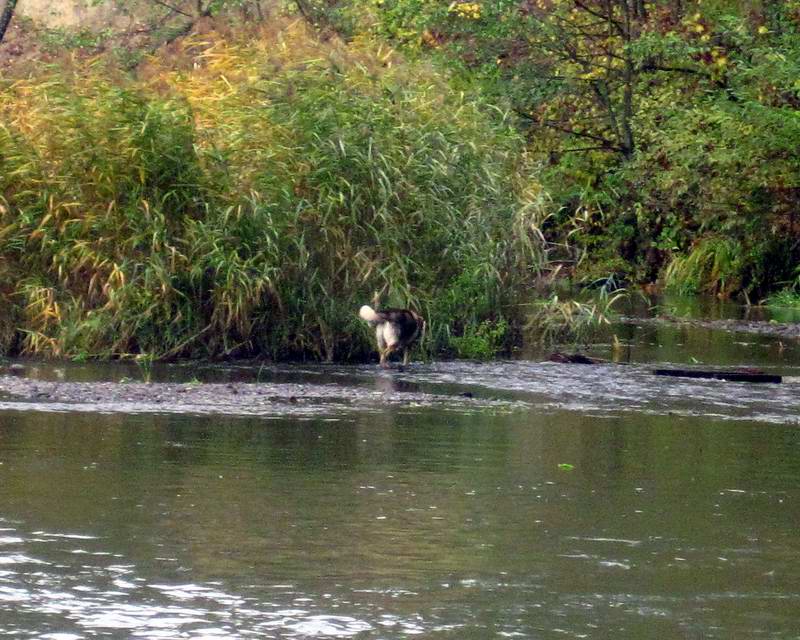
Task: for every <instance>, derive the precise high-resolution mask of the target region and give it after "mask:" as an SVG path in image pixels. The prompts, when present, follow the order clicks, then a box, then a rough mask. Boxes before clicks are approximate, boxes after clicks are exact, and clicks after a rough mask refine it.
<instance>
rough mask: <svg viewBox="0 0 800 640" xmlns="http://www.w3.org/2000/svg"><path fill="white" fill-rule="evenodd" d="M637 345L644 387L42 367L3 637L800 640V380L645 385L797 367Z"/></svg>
mask: <svg viewBox="0 0 800 640" xmlns="http://www.w3.org/2000/svg"><path fill="white" fill-rule="evenodd" d="M626 331H628V333H627V334H626V335H623V336H622V338H623V340H622V342H623V353H622V355H621V356H620V355H619V353H617V355H616V356H614V357H617V358H618V359H620V360H622V361H623V362H625V361H630V362H631V364H608V365H601V366H582V365H556V364H551V363H544V364H543V363H539V362H536V359H535V358H533V359H526V360H518V361H509V362H494V363H488V364H480V363H465V362H457V363H452V362H451V363H427V364H415V365H412V366H411V367H409V368H407V369H406V370H405V371H402V372H399V371H394V372H390V373H385V372H381V371H379V370H377V368H375V367H368V366H361V367H324V366H285V367H275V368H271V369H266V368H261V369H258V370H254V369H253V368H248V367H236V366H228V367H209V368H204V369H198V368H187V367H177V368H167V369H163V370H157V371H154V372H153V373H154V379H155V380H156V382H153V383H152V384H151V385H149V386H148V387H147V388H146V389H145V390H144V391H143V392H142V393H144V396H140V395H137V394H139V388H138V387H136V386H129V387H128V389H127V390H123V391H120V390H118V389H117V387H118V386H122V387H124V386H125V384H123V385H110V386H108V387H104V388H102V389H101V390H100V391H98V392H96V393H94V392H93V393H89V392H85V391H84V388H83V387H80V386H76V385H77V383H78V382H79V381H83V382H86V381H88V380H93V379H103V380H106V381H118V380H120V379H121V378H123V377H124V376H128V377H136V375H137V373H136V371H135V370H128V369H125V370H122V369H117V368H113V367H105V368H100V369H97V368H92V367H87V366H71V367H70V366H64V367H60V368H59V367H52V366H44V365H37V366H31V365H30V364H28V365H27V370H26V374H25V375H26V377H25V378H23V380H26V381H27V382H25V384H29V383H32V382H31V381H33V382H35V383H36V384H39V385H40V386H39V387H37V389H38V390H37V391H35V392H33V393H32V394H31V397H25V398H22V397H20V396H18V395H15V394H14V393H10V392H9V391H8V388H10V387H8V386H7V388H6V391H5V392H0V635H1V636H2V637H18V638H48V639H52V640H77V639H80V638H99V637H110V638H128V637H139V638H244V637H259V638H406V637H411V636H417V637H421V638H459V639H462V638H464V639H471V638H489V637H520V638H562V637H577V638H759V637H763V638H798V629H800V536H798V525H799V524H800V426H798V417H800V394H798V393H797V391H798V390H800V385H796V384H794V383H791V382H790V383H788V384H783V385H753V384H744V383H727V382H720V381H702V380H679V379H661V378H656V377H654V376H652V375H651V374H650V369H651V368H652V365H651V363H652V362H663V361H667V362H671V363H680V364H681V366H684V365H694V366H700V365H705V364H725V365H733V364H748V365H753V364H756V365H758V366H762V367H763V366H765V365H766V366H767V368H769V369H770V370H775V371H777V372H779V373H783V374H786V375H791V376H797V375H800V373H798V372H799V371H800V370H798V368H797V360H796V355H795V352H794V351H793V349H794V345H790V344H786V345H779V344H777V343H776V341H774V340H772V341H770V340H769V339H768V338H764V337H760V338H758V339H755V338H747V337H742V336H731V335H730V334H726V335H724V336H719V335H718V334H715V333H713V332H703V331H698V330H695V331H692V332H689V333H686V332H684V331H683V330H681V329H675V328H672V329H669V330H666V329H665V330H657V329H654V328H652V327H644V328H636V327H630V328H629V329H626ZM624 349H627V352H625V351H624ZM598 351H599V352H601V355H607V356H612V355H613V353H612V352H615V350H614V349H612V348H611V346H607V347H605V348H603V347H600V348H599V349H598ZM618 351H619V349H618V348H617V349H616V352H618ZM193 378H199V379H200V380H203V381H208V382H213V383H214V384H215V385H216V386H207V385H203V384H198V383H197V382H196V381H192V379H193ZM158 380H161V381H165V380H171V381H173V382H174V383H175V384H178V383H180V384H179V385H178V386H181V385H183V386H184V387H185V389H184V390H183V391H176V392H175V395H172V394H171V393H167V392H166V391H164V390H165V389H167V387H162V386H159V385H160V384H161V383H160V382H158ZM45 383H47V384H51V383H52V384H53V385H54V386H50V387H46V386H44V384H45ZM127 384H128V385H130V384H131V383H127ZM133 384H134V385H135V383H133ZM0 387H2V384H0ZM201 387H202V391H200V390H199V389H200V388H201ZM150 388H152V389H153V391H152V394H150V392H149V389H150ZM36 394H39V395H38V396H37V395H36ZM115 394H117V395H115ZM126 394H127V395H126ZM159 394H160V396H159ZM192 394H195V395H192ZM159 398H160V399H159ZM292 398H294V399H292ZM117 400H120V401H122V400H124V401H125V402H126V403H127V404H124V405H123V406H122V407H121V408H120V405H119V404H118V403H117Z"/></svg>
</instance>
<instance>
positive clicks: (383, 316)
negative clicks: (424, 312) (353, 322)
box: [358, 305, 425, 368]
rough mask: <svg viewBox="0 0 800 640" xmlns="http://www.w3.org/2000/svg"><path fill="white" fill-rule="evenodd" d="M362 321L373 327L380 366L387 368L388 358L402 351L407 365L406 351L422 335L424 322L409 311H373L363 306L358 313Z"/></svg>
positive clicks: (416, 314)
mask: <svg viewBox="0 0 800 640" xmlns="http://www.w3.org/2000/svg"><path fill="white" fill-rule="evenodd" d="M358 315H359V316H360V317H361V319H362V320H366V321H367V322H369V324H370V325H371V326H373V327H375V339H376V341H377V343H378V353H379V354H380V362H381V366H382V367H384V368H387V367H388V366H389V356H390V355H391V354H392V353H394V352H395V351H400V350H402V351H403V364H404V365H406V364H408V350H409V348H410V347H411V345H412V344H413V343H414V341H415V340H416V339H417V338H419V337H420V336H421V335H422V332H423V330H424V329H425V321H424V320H423V319H422V317H421V316H420V315H419V314H418V313H416V312H415V311H411V310H410V309H384V310H383V311H375V310H374V309H373V308H372V307H370V306H367V305H364V306H363V307H361V310H360V311H359V312H358Z"/></svg>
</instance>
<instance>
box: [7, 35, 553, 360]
mask: <svg viewBox="0 0 800 640" xmlns="http://www.w3.org/2000/svg"><path fill="white" fill-rule="evenodd" d="M293 29H294V30H292V29H289V30H287V31H285V32H283V33H282V34H281V35H280V37H281V41H282V42H283V44H284V45H286V46H275V45H274V43H270V42H266V41H264V42H261V43H259V44H253V43H251V44H231V43H230V42H226V41H224V40H222V39H221V38H217V39H215V40H213V41H212V40H208V39H206V40H202V41H200V40H197V39H195V40H191V39H189V40H187V41H186V42H185V47H186V49H187V50H192V51H198V50H200V51H202V54H201V55H199V56H198V57H197V58H196V62H195V64H194V65H193V70H192V71H189V72H186V71H180V72H179V71H176V70H173V69H172V68H169V67H160V66H158V63H157V61H155V60H154V61H152V62H151V63H150V64H151V67H150V68H149V69H148V70H147V77H148V78H149V81H148V83H144V82H136V81H132V80H131V81H128V80H120V79H119V78H112V77H110V76H109V75H108V74H107V72H106V71H105V70H104V69H105V67H103V66H102V65H94V66H91V65H90V66H87V67H86V68H82V69H80V70H79V72H78V73H76V74H74V75H69V74H64V73H56V74H53V75H43V76H40V77H36V78H32V79H30V80H27V81H22V82H18V83H16V84H14V85H10V86H6V87H4V88H3V90H2V93H0V114H2V118H1V119H0V121H2V122H3V124H2V125H0V255H2V260H3V261H2V263H0V264H2V268H3V269H4V270H5V271H4V273H5V275H4V278H6V279H5V280H4V282H3V283H0V284H2V286H0V294H1V295H3V297H4V300H5V302H7V303H8V306H9V307H10V308H11V309H12V315H13V316H14V317H15V318H17V322H16V326H17V328H18V331H17V332H16V333H14V334H13V336H11V337H6V342H5V343H4V344H3V345H2V346H3V348H4V349H5V350H6V351H8V350H13V351H24V352H28V353H42V354H49V355H56V356H74V355H77V354H88V355H91V356H96V355H104V356H112V355H113V356H126V355H136V354H139V355H140V357H139V359H138V360H137V361H138V362H140V363H148V362H150V360H149V358H151V357H152V356H159V357H174V356H179V355H181V356H188V355H194V356H197V355H223V354H264V355H269V356H273V357H280V358H292V357H313V358H318V359H324V360H333V359H348V358H355V357H363V356H365V355H366V354H368V353H371V352H372V351H373V349H374V346H373V345H372V339H371V336H370V332H369V331H368V328H367V327H366V325H365V324H364V323H362V322H361V321H360V320H359V319H358V317H357V315H356V313H357V310H358V308H359V306H360V305H361V304H364V303H369V302H370V301H371V300H372V299H373V296H374V295H375V294H376V293H377V294H378V295H379V297H380V298H381V302H382V304H383V305H384V306H389V305H392V306H395V305H402V306H410V307H412V308H415V309H417V310H419V311H420V312H421V313H422V314H423V315H424V316H425V317H426V319H427V321H428V328H429V330H428V332H427V336H426V344H425V347H426V348H427V349H428V350H430V351H435V350H441V349H448V348H450V346H451V343H450V339H451V336H452V335H458V336H459V337H460V338H462V339H463V340H464V342H463V345H464V348H465V349H470V348H471V349H473V350H476V349H478V347H480V348H482V349H484V352H486V353H488V351H489V350H490V349H496V348H497V345H498V344H499V343H500V342H501V341H502V340H503V337H504V334H505V331H506V327H507V326H508V323H510V322H513V321H514V320H515V317H514V312H513V309H514V308H515V306H514V305H515V303H516V302H517V299H516V296H517V294H518V292H520V291H523V290H524V284H525V283H526V282H527V281H528V279H529V278H530V277H531V276H532V275H533V274H534V273H535V272H536V270H537V269H538V268H539V266H540V264H541V262H542V260H543V253H542V248H541V245H540V241H539V235H538V234H537V226H536V225H537V224H538V221H539V219H540V216H541V211H542V207H541V202H540V200H541V197H542V196H541V190H540V189H539V188H538V185H537V183H536V182H535V177H534V173H533V170H534V165H533V164H532V163H531V162H529V161H528V159H527V156H526V154H525V153H524V149H523V145H522V140H521V139H520V137H519V136H518V134H517V133H516V132H515V131H514V129H513V127H512V126H511V124H510V122H509V121H508V119H507V117H506V116H505V114H503V113H501V112H499V111H498V110H496V109H494V108H491V107H490V106H489V105H487V104H486V103H485V102H483V101H481V100H480V99H478V98H475V97H469V96H467V95H465V94H463V93H458V92H454V91H451V90H449V89H448V87H447V85H446V83H445V82H444V81H443V80H442V79H441V78H440V77H439V76H438V75H437V74H436V73H435V72H433V71H431V70H430V69H428V68H426V67H425V66H424V65H415V66H412V67H409V66H407V65H404V64H401V63H400V61H399V60H394V61H393V62H394V63H395V64H393V65H391V66H390V67H384V66H383V64H384V63H383V62H382V61H381V59H380V58H379V57H378V55H376V54H375V52H373V51H372V50H371V49H369V48H368V47H365V48H363V49H358V48H357V47H355V46H353V47H352V48H351V50H350V51H348V52H346V53H344V52H341V51H331V50H328V49H327V48H326V47H325V46H324V45H322V44H320V43H318V42H317V41H315V40H314V39H313V38H310V37H309V36H308V35H307V34H306V33H305V32H304V31H303V30H302V28H300V27H299V26H297V25H295V27H294V28H293ZM381 55H382V54H381ZM465 310H467V311H466V312H464V311H465ZM457 316H458V317H461V318H463V319H464V320H463V325H462V326H459V327H457V328H456V330H455V334H454V333H453V332H452V330H453V327H452V326H451V321H452V319H453V318H454V317H457ZM470 340H471V341H472V346H469V344H468V343H469V341H470ZM479 343H480V345H479ZM475 345H478V346H475Z"/></svg>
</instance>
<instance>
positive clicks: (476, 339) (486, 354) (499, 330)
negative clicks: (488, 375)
mask: <svg viewBox="0 0 800 640" xmlns="http://www.w3.org/2000/svg"><path fill="white" fill-rule="evenodd" d="M508 334H509V325H508V322H507V321H505V320H498V321H492V320H486V321H484V322H481V323H480V324H478V325H467V327H466V328H465V329H464V335H462V336H453V337H451V338H450V344H451V345H452V346H453V348H454V349H455V352H456V355H458V357H460V358H471V359H474V360H489V359H490V358H493V357H494V356H496V355H497V354H498V353H500V352H501V351H503V350H504V349H505V347H506V343H507V341H508Z"/></svg>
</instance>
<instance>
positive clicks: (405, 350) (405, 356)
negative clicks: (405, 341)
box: [403, 348, 408, 367]
mask: <svg viewBox="0 0 800 640" xmlns="http://www.w3.org/2000/svg"><path fill="white" fill-rule="evenodd" d="M403 366H404V367H407V366H408V348H406V349H403Z"/></svg>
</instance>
